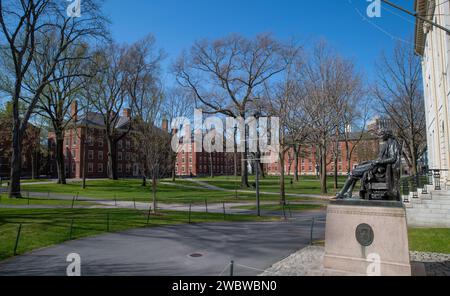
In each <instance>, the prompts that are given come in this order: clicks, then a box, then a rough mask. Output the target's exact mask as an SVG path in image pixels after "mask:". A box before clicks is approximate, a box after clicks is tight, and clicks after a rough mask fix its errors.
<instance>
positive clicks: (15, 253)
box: [14, 223, 22, 256]
mask: <svg viewBox="0 0 450 296" xmlns="http://www.w3.org/2000/svg"><path fill="white" fill-rule="evenodd" d="M21 232H22V223H21V224H19V229H18V230H17V236H16V243H15V244H14V256H16V255H17V248H18V246H19V239H20V233H21Z"/></svg>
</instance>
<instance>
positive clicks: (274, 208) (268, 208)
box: [234, 205, 325, 212]
mask: <svg viewBox="0 0 450 296" xmlns="http://www.w3.org/2000/svg"><path fill="white" fill-rule="evenodd" d="M323 208H325V206H324V205H289V206H285V211H289V210H291V211H296V212H302V211H311V210H320V209H323ZM234 209H241V210H250V211H255V210H256V206H238V207H234ZM261 210H264V211H283V207H282V206H281V205H261Z"/></svg>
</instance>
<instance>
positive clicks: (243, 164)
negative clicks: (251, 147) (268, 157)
mask: <svg viewBox="0 0 450 296" xmlns="http://www.w3.org/2000/svg"><path fill="white" fill-rule="evenodd" d="M245 134H246V137H247V132H245ZM244 146H245V148H244V151H245V152H244V153H242V156H241V188H249V187H250V185H249V184H248V168H247V150H248V143H247V140H245V144H244Z"/></svg>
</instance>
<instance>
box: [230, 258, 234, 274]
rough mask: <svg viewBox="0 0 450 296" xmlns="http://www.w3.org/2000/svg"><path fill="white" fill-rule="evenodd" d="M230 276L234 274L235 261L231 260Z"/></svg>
mask: <svg viewBox="0 0 450 296" xmlns="http://www.w3.org/2000/svg"><path fill="white" fill-rule="evenodd" d="M230 276H234V261H233V260H231V262H230Z"/></svg>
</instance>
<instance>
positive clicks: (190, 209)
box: [189, 201, 192, 224]
mask: <svg viewBox="0 0 450 296" xmlns="http://www.w3.org/2000/svg"><path fill="white" fill-rule="evenodd" d="M191 211H192V201H191V203H190V204H189V224H191Z"/></svg>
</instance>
